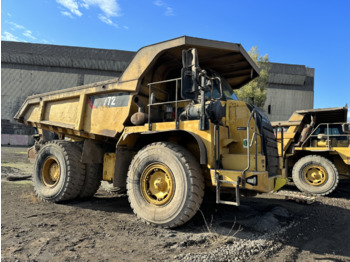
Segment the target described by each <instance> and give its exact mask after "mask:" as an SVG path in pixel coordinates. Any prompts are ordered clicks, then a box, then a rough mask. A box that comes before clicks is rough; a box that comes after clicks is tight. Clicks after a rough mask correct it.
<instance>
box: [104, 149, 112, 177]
mask: <svg viewBox="0 0 350 262" xmlns="http://www.w3.org/2000/svg"><path fill="white" fill-rule="evenodd" d="M114 169H115V153H106V154H104V157H103V180H104V181H113V177H114Z"/></svg>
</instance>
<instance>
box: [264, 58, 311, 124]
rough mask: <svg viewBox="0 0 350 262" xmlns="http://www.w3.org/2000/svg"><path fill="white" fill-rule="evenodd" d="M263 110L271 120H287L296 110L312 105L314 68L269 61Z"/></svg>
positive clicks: (309, 107)
mask: <svg viewBox="0 0 350 262" xmlns="http://www.w3.org/2000/svg"><path fill="white" fill-rule="evenodd" d="M271 65H272V67H271V69H270V71H269V87H268V88H267V98H266V102H265V106H264V111H265V112H266V113H267V115H268V117H269V119H270V120H271V121H283V120H288V119H289V117H290V116H291V115H292V114H293V112H294V111H296V110H301V109H312V108H313V106H314V74H315V69H313V68H307V67H305V66H303V65H289V64H278V63H271Z"/></svg>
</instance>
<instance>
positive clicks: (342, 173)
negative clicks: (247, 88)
mask: <svg viewBox="0 0 350 262" xmlns="http://www.w3.org/2000/svg"><path fill="white" fill-rule="evenodd" d="M347 112H348V107H347V106H346V107H338V108H324V109H310V110H300V111H296V112H294V114H293V115H292V116H291V117H290V119H289V120H288V121H276V122H273V123H272V125H273V126H274V128H275V131H276V137H277V141H278V148H279V149H278V151H279V156H280V164H281V166H283V173H284V175H285V176H287V177H292V178H293V182H294V184H295V185H296V186H297V188H298V189H299V190H301V191H303V192H306V193H311V194H315V195H327V194H330V193H331V192H332V191H333V190H334V189H335V188H336V187H337V185H338V181H339V178H350V131H349V123H347Z"/></svg>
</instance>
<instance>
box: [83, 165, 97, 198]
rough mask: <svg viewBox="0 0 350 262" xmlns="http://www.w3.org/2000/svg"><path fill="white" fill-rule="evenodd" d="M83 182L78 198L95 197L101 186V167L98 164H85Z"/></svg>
mask: <svg viewBox="0 0 350 262" xmlns="http://www.w3.org/2000/svg"><path fill="white" fill-rule="evenodd" d="M85 167H86V172H85V181H84V184H83V187H82V189H81V192H80V194H79V198H90V197H93V196H94V195H95V193H96V192H97V190H98V189H99V187H100V185H101V180H102V166H101V165H100V164H86V165H85Z"/></svg>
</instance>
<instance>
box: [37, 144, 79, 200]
mask: <svg viewBox="0 0 350 262" xmlns="http://www.w3.org/2000/svg"><path fill="white" fill-rule="evenodd" d="M80 157H81V149H80V148H79V147H78V146H77V145H75V144H73V143H70V142H64V141H57V140H56V141H52V142H49V143H47V144H46V145H44V146H43V147H42V148H41V149H40V151H39V153H38V155H37V158H36V160H35V164H34V175H33V184H34V190H35V193H36V195H37V196H38V197H39V198H41V199H43V200H46V201H50V202H60V201H65V200H71V199H74V198H75V197H77V196H78V195H79V193H80V191H81V189H82V186H83V183H84V178H85V165H84V164H82V163H81V162H80Z"/></svg>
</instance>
